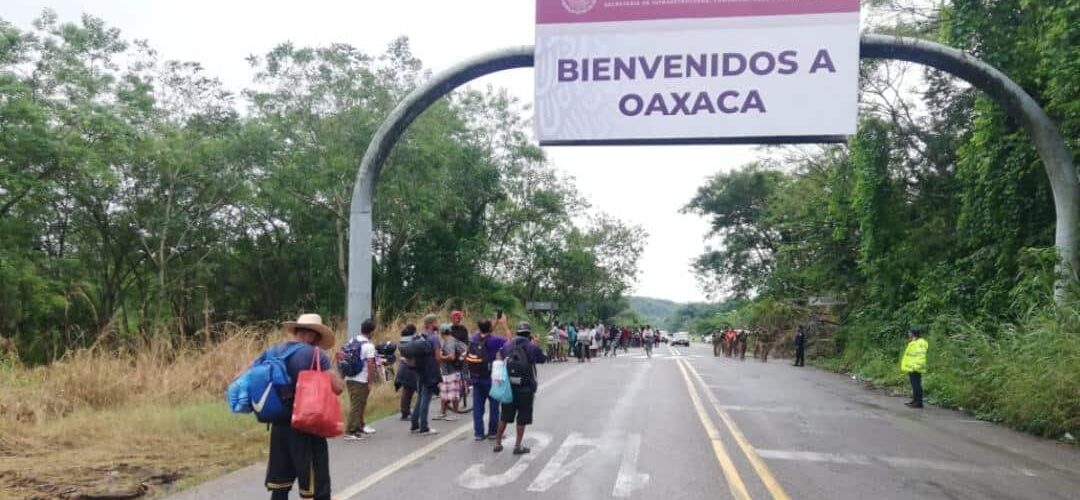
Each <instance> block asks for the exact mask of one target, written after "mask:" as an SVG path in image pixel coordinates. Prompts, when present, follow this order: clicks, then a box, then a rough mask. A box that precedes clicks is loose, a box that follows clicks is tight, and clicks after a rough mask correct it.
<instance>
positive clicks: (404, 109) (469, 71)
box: [346, 35, 1080, 332]
mask: <svg viewBox="0 0 1080 500" xmlns="http://www.w3.org/2000/svg"><path fill="white" fill-rule="evenodd" d="M860 57H861V58H864V59H899V60H904V61H910V62H916V63H920V64H924V65H926V66H930V67H933V68H936V69H939V70H942V71H945V72H948V73H951V74H953V75H955V76H957V77H959V78H962V79H964V80H966V81H967V82H969V83H971V84H972V85H973V86H975V87H976V88H978V89H980V90H982V91H983V92H986V93H987V94H988V95H990V97H993V98H994V100H996V101H997V102H998V104H1000V105H1001V106H1002V107H1003V108H1005V110H1006V111H1007V112H1008V113H1009V115H1010V116H1011V117H1012V118H1013V119H1015V120H1017V121H1019V122H1020V123H1021V124H1022V125H1023V127H1024V129H1025V130H1027V132H1028V135H1030V136H1031V138H1032V140H1034V141H1035V147H1036V149H1037V150H1038V152H1039V157H1040V158H1041V159H1042V161H1043V165H1044V166H1045V167H1046V174H1047V177H1049V179H1050V186H1051V188H1052V189H1053V193H1054V208H1055V211H1056V214H1057V225H1056V233H1055V241H1054V244H1055V246H1056V247H1057V249H1058V253H1059V254H1060V257H1061V259H1060V264H1059V273H1060V276H1059V278H1058V286H1057V287H1056V296H1057V297H1058V298H1061V296H1062V295H1063V292H1064V285H1065V284H1066V283H1068V282H1069V281H1070V280H1075V279H1076V274H1075V270H1076V269H1078V268H1080V267H1078V265H1077V264H1078V263H1080V261H1078V252H1077V237H1076V230H1077V223H1078V222H1080V183H1078V182H1077V178H1076V171H1075V170H1074V168H1073V162H1072V154H1071V153H1070V152H1069V149H1068V147H1067V146H1066V145H1065V141H1064V140H1062V138H1061V133H1060V132H1058V130H1057V127H1056V126H1055V125H1054V123H1053V121H1051V120H1050V117H1049V116H1047V114H1046V112H1045V111H1044V110H1043V109H1042V108H1041V107H1039V104H1038V103H1036V102H1035V100H1034V99H1032V98H1031V96H1030V95H1028V94H1027V92H1025V91H1024V89H1022V88H1021V87H1020V86H1019V85H1017V84H1016V82H1014V81H1012V80H1011V79H1010V78H1009V77H1008V76H1006V75H1005V74H1004V73H1002V72H1001V71H998V70H997V69H996V68H994V67H992V66H990V65H988V64H986V63H984V62H982V61H981V60H979V59H978V58H975V57H972V56H971V55H968V54H965V53H964V52H961V51H959V50H956V49H953V48H950V47H946V46H944V45H941V44H938V43H934V42H929V41H926V40H920V39H916V38H908V37H900V36H890V35H863V36H862V40H861V43H860ZM533 63H534V57H533V47H532V46H521V47H514V48H509V49H503V50H498V51H495V52H491V53H488V54H485V55H482V56H480V57H477V58H474V59H470V60H467V61H465V62H463V63H461V64H459V65H457V66H454V67H452V68H450V69H448V70H446V71H444V72H442V73H440V74H438V75H436V76H435V77H434V78H432V79H431V81H429V82H427V83H425V84H424V85H422V86H420V87H418V88H416V89H415V90H413V91H412V92H411V93H410V94H409V95H408V96H407V97H406V98H405V100H403V101H402V102H401V103H399V104H398V105H397V107H395V108H394V110H393V111H391V113H390V116H388V117H387V118H386V120H385V121H384V122H383V124H382V125H381V126H380V127H379V129H378V130H377V131H376V132H375V136H374V137H372V139H371V143H370V144H369V145H368V148H367V151H365V152H364V157H363V159H362V160H361V162H360V170H359V171H358V172H357V174H356V184H355V185H354V186H353V195H352V206H351V209H350V218H349V291H348V309H347V311H346V312H347V317H348V329H349V331H350V332H353V331H359V329H360V322H361V321H363V320H364V319H365V318H367V317H369V316H370V315H371V303H372V300H371V299H372V295H371V287H372V281H371V278H372V276H371V274H372V267H373V265H372V255H371V252H372V246H371V244H372V217H371V207H372V201H373V199H374V196H375V183H376V182H377V181H378V178H379V174H380V173H381V172H382V167H383V164H384V163H385V161H386V158H387V157H388V156H389V155H390V151H391V149H393V147H394V144H396V143H397V141H398V139H399V138H400V137H401V135H402V134H403V133H404V132H405V129H406V128H408V127H409V125H410V124H412V122H413V120H415V119H416V117H417V116H419V115H420V113H422V112H423V111H424V110H425V109H427V108H428V106H430V105H431V104H433V103H434V102H435V101H437V100H439V99H441V98H442V97H443V96H445V95H446V94H448V93H450V91H452V90H454V89H455V88H457V87H460V86H461V85H464V84H466V83H468V82H469V81H471V80H474V79H476V78H479V77H481V76H484V75H488V74H491V73H495V72H498V71H502V70H507V69H514V68H526V67H532V66H533Z"/></svg>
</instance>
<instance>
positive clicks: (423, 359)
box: [409, 314, 442, 435]
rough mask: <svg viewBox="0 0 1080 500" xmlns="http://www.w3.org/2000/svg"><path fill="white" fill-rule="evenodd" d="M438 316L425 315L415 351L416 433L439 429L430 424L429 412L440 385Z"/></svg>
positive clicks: (414, 411) (414, 424) (413, 427)
mask: <svg viewBox="0 0 1080 500" xmlns="http://www.w3.org/2000/svg"><path fill="white" fill-rule="evenodd" d="M438 322H439V318H438V316H435V315H434V314H428V315H427V316H424V331H423V332H421V333H420V335H419V337H420V338H419V339H414V342H416V341H419V343H418V344H417V346H416V347H417V348H416V349H415V350H414V351H413V353H414V356H413V358H414V359H415V360H416V374H417V378H418V379H419V383H418V385H417V386H416V394H417V397H416V405H415V406H413V411H412V427H410V428H409V430H410V431H412V432H414V433H416V434H423V435H431V434H438V431H436V430H435V429H432V428H430V427H429V426H428V413H429V409H430V407H431V398H432V397H434V395H435V391H436V390H437V389H438V387H439V380H440V379H441V377H440V376H439V360H438V358H436V357H435V355H436V353H438V352H440V349H441V348H442V343H441V342H439V330H438Z"/></svg>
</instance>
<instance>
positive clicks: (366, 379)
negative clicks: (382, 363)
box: [336, 318, 375, 441]
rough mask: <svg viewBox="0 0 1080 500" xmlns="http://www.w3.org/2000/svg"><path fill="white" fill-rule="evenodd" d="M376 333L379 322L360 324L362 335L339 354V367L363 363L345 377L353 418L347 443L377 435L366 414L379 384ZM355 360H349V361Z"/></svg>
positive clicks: (351, 418) (349, 421)
mask: <svg viewBox="0 0 1080 500" xmlns="http://www.w3.org/2000/svg"><path fill="white" fill-rule="evenodd" d="M374 332H375V322H374V321H372V320H371V319H370V318H368V319H366V320H364V322H363V323H361V324H360V334H359V335H357V336H356V338H354V339H353V340H350V341H349V343H348V344H345V346H344V347H343V348H342V351H343V352H339V353H338V354H337V356H336V357H337V361H338V368H339V369H341V368H342V364H343V363H349V364H353V363H358V364H360V367H358V368H359V371H358V372H356V369H353V371H354V372H356V374H355V375H352V376H349V377H345V388H346V389H347V390H348V391H349V418H348V425H347V426H346V427H345V440H346V441H357V440H360V439H364V438H365V437H366V436H368V435H371V434H375V429H373V428H371V427H370V426H368V425H367V423H366V422H365V420H364V411H365V410H366V409H367V401H368V396H369V395H371V389H372V387H374V385H375V375H374V373H375V344H372V343H371V334H372V333H374ZM346 353H349V354H351V356H350V355H349V354H346ZM350 357H351V358H353V359H348V358H350Z"/></svg>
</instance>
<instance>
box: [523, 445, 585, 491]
mask: <svg viewBox="0 0 1080 500" xmlns="http://www.w3.org/2000/svg"><path fill="white" fill-rule="evenodd" d="M600 444H601V443H600V440H599V439H586V438H584V437H582V435H581V433H578V432H572V433H570V435H569V436H566V440H564V441H563V444H562V446H559V451H556V452H555V455H554V456H553V457H551V460H548V463H547V465H546V466H544V469H543V470H541V471H540V474H539V475H538V476H536V479H534V480H533V482H532V483H530V484H529V487H528V488H526V491H538V492H544V491H547V490H548V489H549V488H551V487H552V486H555V484H556V483H558V482H559V481H562V480H563V479H565V478H567V477H569V476H570V475H572V474H573V473H574V472H577V470H578V469H580V468H582V467H584V466H585V464H586V463H587V462H588V461H589V456H590V455H592V454H593V452H595V451H596V450H598V449H599V448H600ZM574 448H587V451H585V453H583V454H581V455H579V456H578V457H577V458H575V459H573V460H570V461H567V460H568V459H569V458H570V454H571V453H572V452H573V451H574Z"/></svg>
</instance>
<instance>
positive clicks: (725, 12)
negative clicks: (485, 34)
mask: <svg viewBox="0 0 1080 500" xmlns="http://www.w3.org/2000/svg"><path fill="white" fill-rule="evenodd" d="M858 11H859V0H536V23H537V24H561V23H602V22H618V21H647V20H652V19H693V18H709V17H742V16H780V15H787V14H828V13H834V12H858Z"/></svg>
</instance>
